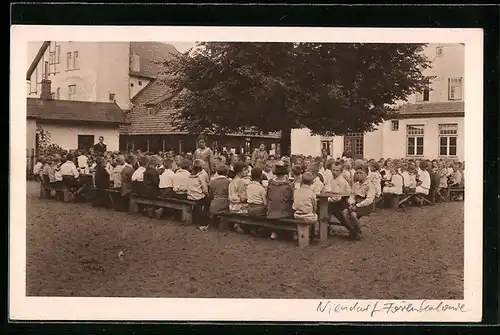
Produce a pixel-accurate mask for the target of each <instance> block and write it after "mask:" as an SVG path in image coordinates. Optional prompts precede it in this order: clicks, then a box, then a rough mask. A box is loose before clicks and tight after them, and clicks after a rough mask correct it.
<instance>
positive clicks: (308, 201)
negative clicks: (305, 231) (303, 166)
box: [292, 172, 318, 222]
mask: <svg viewBox="0 0 500 335" xmlns="http://www.w3.org/2000/svg"><path fill="white" fill-rule="evenodd" d="M314 178H315V177H314V176H313V174H312V173H310V172H305V173H304V174H303V175H302V181H301V183H300V187H299V189H297V190H295V192H294V194H293V205H292V208H293V210H294V211H295V212H294V213H293V217H294V218H295V219H298V220H304V221H312V222H317V221H318V214H317V213H316V211H317V206H318V202H317V200H316V193H315V192H314V190H313V189H312V187H311V185H312V184H313V182H314Z"/></svg>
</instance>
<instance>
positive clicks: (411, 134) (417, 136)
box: [406, 124, 424, 156]
mask: <svg viewBox="0 0 500 335" xmlns="http://www.w3.org/2000/svg"><path fill="white" fill-rule="evenodd" d="M406 140H407V146H406V148H407V149H406V155H407V156H423V154H424V125H421V124H419V125H408V126H406Z"/></svg>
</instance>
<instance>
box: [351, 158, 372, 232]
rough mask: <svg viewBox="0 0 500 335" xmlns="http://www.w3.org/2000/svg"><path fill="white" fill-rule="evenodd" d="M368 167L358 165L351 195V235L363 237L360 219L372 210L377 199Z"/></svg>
mask: <svg viewBox="0 0 500 335" xmlns="http://www.w3.org/2000/svg"><path fill="white" fill-rule="evenodd" d="M367 176H368V167H367V166H358V167H357V170H356V175H355V179H356V182H355V183H354V184H353V186H352V194H351V196H350V197H349V200H348V202H349V208H348V210H347V211H348V213H347V214H348V215H347V218H348V225H347V226H346V227H347V229H348V230H349V233H350V237H351V238H353V239H356V240H359V239H361V225H360V222H359V219H360V218H362V217H363V216H365V215H368V214H370V213H371V211H372V203H373V201H374V200H375V187H374V186H373V184H372V183H371V182H370V181H368V180H367Z"/></svg>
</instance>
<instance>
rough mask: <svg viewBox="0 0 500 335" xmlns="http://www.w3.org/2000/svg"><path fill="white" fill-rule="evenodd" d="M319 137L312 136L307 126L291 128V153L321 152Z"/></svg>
mask: <svg viewBox="0 0 500 335" xmlns="http://www.w3.org/2000/svg"><path fill="white" fill-rule="evenodd" d="M320 139H321V137H320V136H312V135H311V132H310V130H309V129H307V128H303V129H292V134H291V152H292V155H299V154H302V155H312V156H319V155H320V154H321V140H320Z"/></svg>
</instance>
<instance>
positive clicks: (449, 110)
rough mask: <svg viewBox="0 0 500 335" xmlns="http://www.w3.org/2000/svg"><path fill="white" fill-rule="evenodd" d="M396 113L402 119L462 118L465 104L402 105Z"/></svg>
mask: <svg viewBox="0 0 500 335" xmlns="http://www.w3.org/2000/svg"><path fill="white" fill-rule="evenodd" d="M398 113H399V114H400V115H401V116H402V117H410V116H416V117H427V116H428V117H433V116H434V117H438V116H463V115H464V114H465V103H464V102H463V101H447V102H421V103H417V104H404V105H402V106H401V107H400V108H399V111H398Z"/></svg>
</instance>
